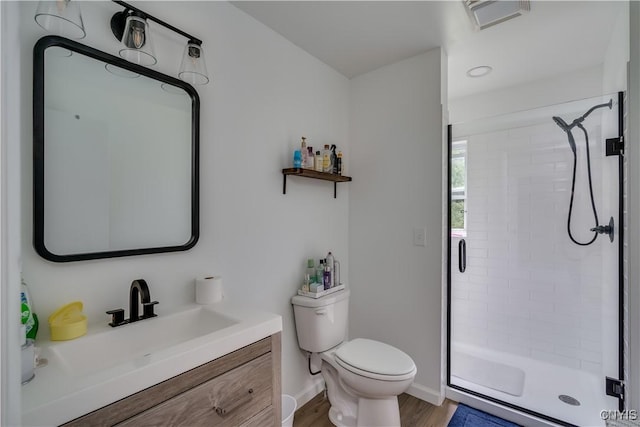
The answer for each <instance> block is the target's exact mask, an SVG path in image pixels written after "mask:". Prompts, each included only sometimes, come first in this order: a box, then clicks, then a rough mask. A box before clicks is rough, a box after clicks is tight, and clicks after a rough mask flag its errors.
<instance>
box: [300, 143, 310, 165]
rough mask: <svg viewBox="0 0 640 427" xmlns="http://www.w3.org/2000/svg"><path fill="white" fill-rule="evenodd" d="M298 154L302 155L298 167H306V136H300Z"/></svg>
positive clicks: (307, 153) (307, 154) (307, 152)
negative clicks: (300, 141) (300, 163)
mask: <svg viewBox="0 0 640 427" xmlns="http://www.w3.org/2000/svg"><path fill="white" fill-rule="evenodd" d="M300 154H301V155H302V166H300V167H303V168H307V167H308V166H307V165H308V156H309V151H308V150H307V138H305V137H304V136H303V137H302V143H301V144H300Z"/></svg>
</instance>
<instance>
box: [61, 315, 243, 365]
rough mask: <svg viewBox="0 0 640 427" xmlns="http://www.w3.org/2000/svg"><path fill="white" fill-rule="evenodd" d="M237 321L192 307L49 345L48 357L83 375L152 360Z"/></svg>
mask: <svg viewBox="0 0 640 427" xmlns="http://www.w3.org/2000/svg"><path fill="white" fill-rule="evenodd" d="M236 323H238V321H236V320H234V319H232V318H229V317H227V316H224V315H222V314H219V313H216V312H215V311H211V310H207V309H205V308H203V307H193V308H190V309H188V310H184V311H179V312H177V313H173V314H170V315H160V316H157V317H152V318H150V319H145V320H140V321H138V322H135V323H129V324H126V325H122V326H118V327H115V328H110V329H108V330H102V331H98V332H96V333H92V334H89V335H87V336H84V337H81V338H80V339H76V340H72V341H64V342H59V343H55V344H53V345H51V346H50V347H49V350H50V351H51V353H50V355H49V357H50V358H54V357H55V358H57V359H58V361H59V362H60V366H61V367H62V368H63V369H64V370H65V371H66V373H67V374H68V375H75V376H82V375H87V374H89V373H92V372H96V371H100V370H104V369H107V368H110V367H112V366H115V365H118V364H121V363H123V362H129V361H136V359H143V358H149V359H150V358H151V357H152V356H153V354H154V353H156V352H159V351H163V350H165V349H167V348H170V347H173V346H175V345H178V344H181V343H184V342H186V341H190V340H193V339H195V338H198V337H202V336H205V335H208V334H211V333H213V332H216V331H219V330H221V329H224V328H227V327H229V326H232V325H235V324H236ZM139 362H140V363H142V362H143V361H142V360H139Z"/></svg>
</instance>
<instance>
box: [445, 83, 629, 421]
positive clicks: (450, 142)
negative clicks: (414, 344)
mask: <svg viewBox="0 0 640 427" xmlns="http://www.w3.org/2000/svg"><path fill="white" fill-rule="evenodd" d="M618 138H619V140H620V141H623V142H624V143H626V144H628V142H627V141H625V138H624V92H618ZM452 148H453V125H452V124H449V125H448V126H447V161H448V170H447V356H446V365H447V366H446V371H447V372H446V374H447V387H450V388H452V389H454V390H458V391H461V392H464V393H467V394H470V395H472V396H475V397H479V398H481V399H484V400H487V401H490V402H492V403H496V404H498V405H501V406H504V407H506V408H509V409H513V410H516V411H518V412H521V413H524V414H527V415H532V416H534V417H537V418H540V419H543V420H545V421H551V422H553V423H556V424H559V425H562V426H568V427H575V426H574V425H573V424H570V423H567V422H565V421H562V420H559V419H556V418H553V417H550V416H548V415H545V414H542V413H539V412H536V411H533V410H531V409H528V408H523V407H521V406H518V405H514V404H512V403H509V402H505V401H503V400H500V399H497V398H494V397H491V396H487V395H485V394H482V393H479V392H477V391H474V390H470V389H467V388H465V387H462V386H459V385H455V384H452V383H451V323H452V322H451V320H452V319H451V265H452V263H451V202H452V200H453V199H452V191H451V166H452V165H451V154H452ZM624 152H625V150H624V146H623V149H622V154H619V155H618V219H617V224H616V228H617V229H618V379H619V380H620V381H621V382H622V383H623V384H624V379H625V378H624V357H625V354H624V256H623V254H624V181H623V178H624ZM623 390H624V389H623ZM603 393H604V390H603ZM624 398H625V393H623V395H622V397H620V398H618V409H619V410H620V411H624V410H625V400H624ZM603 409H604V408H603Z"/></svg>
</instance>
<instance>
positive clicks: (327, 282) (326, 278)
mask: <svg viewBox="0 0 640 427" xmlns="http://www.w3.org/2000/svg"><path fill="white" fill-rule="evenodd" d="M322 283H323V284H324V290H325V291H326V290H327V289H331V268H329V265H328V264H326V263H325V265H324V272H323V274H322Z"/></svg>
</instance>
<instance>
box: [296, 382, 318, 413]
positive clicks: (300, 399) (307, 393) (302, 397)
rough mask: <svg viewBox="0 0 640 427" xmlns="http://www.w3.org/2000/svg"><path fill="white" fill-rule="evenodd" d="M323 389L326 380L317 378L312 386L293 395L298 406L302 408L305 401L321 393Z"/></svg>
mask: <svg viewBox="0 0 640 427" xmlns="http://www.w3.org/2000/svg"><path fill="white" fill-rule="evenodd" d="M323 390H324V380H322V379H321V378H319V379H317V380H315V381H314V383H313V384H311V386H309V387H307V388H306V389H304V390H302V391H301V392H300V393H298V394H296V395H295V396H293V397H295V399H296V402H297V405H298V406H297V408H298V409H300V408H301V407H302V406H303V405H304V404H305V403H307V402H308V401H310V400H311V399H313V398H314V397H316V396H317V395H318V393H321V392H322V391H323Z"/></svg>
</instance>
